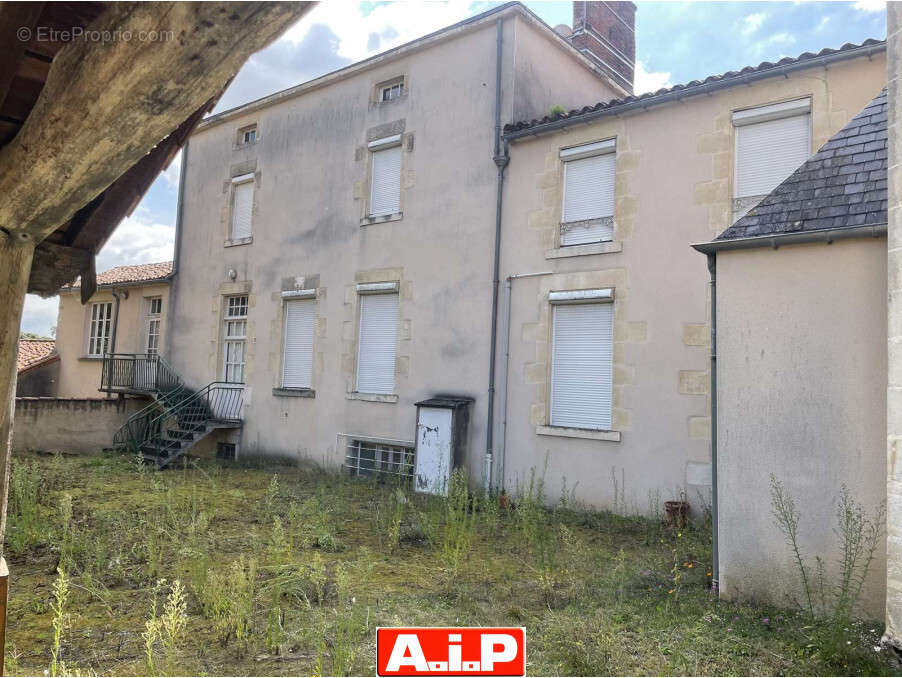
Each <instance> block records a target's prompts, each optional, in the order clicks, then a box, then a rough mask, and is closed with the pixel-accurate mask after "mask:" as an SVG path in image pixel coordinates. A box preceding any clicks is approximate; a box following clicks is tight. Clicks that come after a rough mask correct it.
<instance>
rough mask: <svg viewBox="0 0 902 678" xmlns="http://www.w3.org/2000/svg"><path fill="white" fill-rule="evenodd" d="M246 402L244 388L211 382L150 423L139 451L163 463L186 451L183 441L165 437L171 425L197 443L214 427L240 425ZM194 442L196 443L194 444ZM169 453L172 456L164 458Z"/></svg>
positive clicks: (242, 386) (229, 383) (235, 384)
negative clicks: (209, 428) (189, 435)
mask: <svg viewBox="0 0 902 678" xmlns="http://www.w3.org/2000/svg"><path fill="white" fill-rule="evenodd" d="M243 402H244V384H240V383H234V382H224V381H213V382H210V383H209V384H207V385H206V386H204V387H203V388H202V389H200V390H199V391H196V392H194V393H192V394H190V395H189V396H188V397H186V398H184V399H183V400H181V401H179V402H178V403H176V404H175V405H172V406H171V407H168V408H166V410H165V411H163V412H162V413H160V414H158V415H157V416H156V417H154V418H153V419H150V420H149V421H148V422H147V425H146V428H145V429H144V436H145V437H144V440H143V441H141V442H139V443H138V444H137V447H138V449H140V450H142V451H143V452H146V453H149V454H150V455H152V456H154V457H156V458H157V459H158V463H159V462H161V461H163V460H164V459H165V458H167V457H170V456H172V454H173V453H176V452H181V451H183V448H182V444H181V443H182V440H183V439H179V440H173V439H171V438H169V439H167V438H166V436H165V431H166V430H167V429H168V428H170V424H171V423H172V424H174V428H176V429H177V430H178V431H180V432H186V433H191V434H192V437H193V439H196V437H197V434H198V433H201V434H203V433H206V429H207V426H208V425H209V424H210V423H216V424H234V425H238V424H240V423H241V406H242V404H243ZM172 420H174V421H172ZM191 442H192V443H193V440H192V441H191ZM167 443H171V444H167ZM176 443H177V444H176ZM148 448H149V449H148ZM166 450H171V452H170V453H169V454H164V451H166Z"/></svg>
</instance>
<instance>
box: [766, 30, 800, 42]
mask: <svg viewBox="0 0 902 678" xmlns="http://www.w3.org/2000/svg"><path fill="white" fill-rule="evenodd" d="M795 41H796V38H795V36H794V35H793V34H792V33H785V32H784V33H774V34H773V35H771V36H770V37H768V38H767V40H765V41H764V42H766V43H767V44H769V45H791V44H793V43H794V42H795Z"/></svg>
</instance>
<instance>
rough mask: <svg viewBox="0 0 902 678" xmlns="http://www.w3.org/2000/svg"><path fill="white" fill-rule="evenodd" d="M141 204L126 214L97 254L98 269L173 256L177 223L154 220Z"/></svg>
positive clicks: (144, 262) (161, 259)
mask: <svg viewBox="0 0 902 678" xmlns="http://www.w3.org/2000/svg"><path fill="white" fill-rule="evenodd" d="M147 215H148V211H147V210H146V209H144V208H142V207H141V206H139V207H138V209H137V210H135V212H134V213H133V214H132V215H131V216H130V217H126V218H125V219H124V220H123V221H122V223H121V224H119V227H118V228H117V229H116V231H115V232H114V233H113V235H112V237H111V238H110V239H109V240H108V241H107V243H106V245H104V246H103V249H102V250H100V254H98V255H97V271H98V272H100V271H106V270H108V269H110V268H113V267H114V266H125V265H128V264H146V263H150V262H156V261H169V260H170V259H172V250H173V245H174V243H175V226H173V225H172V224H160V223H155V222H153V221H152V220H150V219H149V218H148V217H147Z"/></svg>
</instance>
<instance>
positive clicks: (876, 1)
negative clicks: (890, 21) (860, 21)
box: [852, 0, 886, 12]
mask: <svg viewBox="0 0 902 678" xmlns="http://www.w3.org/2000/svg"><path fill="white" fill-rule="evenodd" d="M852 6H853V7H854V8H855V9H857V10H861V11H862V12H883V11H885V10H886V2H884V0H856V1H855V2H854V3H853V4H852Z"/></svg>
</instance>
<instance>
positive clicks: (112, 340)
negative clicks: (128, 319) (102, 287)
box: [107, 289, 128, 397]
mask: <svg viewBox="0 0 902 678" xmlns="http://www.w3.org/2000/svg"><path fill="white" fill-rule="evenodd" d="M110 292H111V293H112V295H113V327H112V329H111V330H110V350H109V351H108V353H109V354H110V355H112V354H113V353H115V352H116V331H117V330H118V329H119V299H120V295H122V296H124V297H125V298H126V299H128V290H123V291H122V292H117V291H116V290H115V289H111V290H110ZM109 366H110V371H111V374H110V378H111V379H112V369H113V361H112V360H111V361H110V362H109ZM109 395H110V394H109V393H107V397H109ZM121 395H122V394H121V393H120V396H121Z"/></svg>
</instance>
